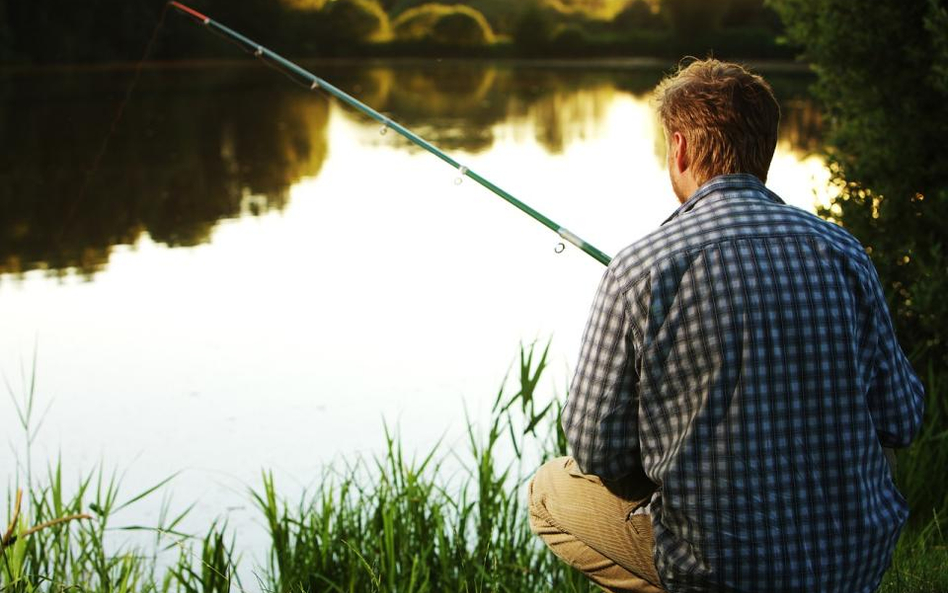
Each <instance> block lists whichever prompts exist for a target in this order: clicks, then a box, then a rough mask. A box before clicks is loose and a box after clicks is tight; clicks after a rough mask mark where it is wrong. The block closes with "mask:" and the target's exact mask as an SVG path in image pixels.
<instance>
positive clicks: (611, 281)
mask: <svg viewBox="0 0 948 593" xmlns="http://www.w3.org/2000/svg"><path fill="white" fill-rule="evenodd" d="M619 289H620V287H619V285H618V282H617V280H616V278H615V275H614V274H613V272H612V270H611V269H606V273H605V274H604V275H603V277H602V282H601V283H600V285H599V290H598V292H597V293H596V297H595V299H594V300H593V305H592V310H591V312H590V315H589V321H588V322H587V324H586V331H585V333H584V334H583V342H582V347H581V349H580V353H579V363H578V364H577V366H576V374H575V375H574V376H573V382H572V384H571V385H570V393H569V399H568V401H567V402H566V407H565V408H564V409H563V430H564V431H565V433H566V439H567V441H568V442H569V446H570V450H571V451H572V454H573V458H574V459H575V460H576V463H577V464H578V465H579V468H580V469H581V470H582V471H583V472H584V473H588V474H594V475H597V476H599V477H600V478H603V479H605V480H609V479H612V480H615V479H619V478H623V477H625V476H627V475H629V474H631V473H633V472H636V471H640V470H641V457H640V452H639V437H638V428H637V421H638V412H637V408H638V401H637V381H638V378H637V377H636V376H635V370H634V368H633V360H634V353H633V351H632V342H631V340H630V334H629V332H630V331H631V327H630V326H631V322H630V319H629V311H628V308H627V307H626V300H625V296H624V295H623V294H622V293H621V292H620V290H619Z"/></svg>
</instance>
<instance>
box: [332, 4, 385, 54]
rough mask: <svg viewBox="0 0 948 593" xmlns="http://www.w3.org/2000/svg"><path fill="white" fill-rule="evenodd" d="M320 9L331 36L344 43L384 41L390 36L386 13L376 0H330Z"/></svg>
mask: <svg viewBox="0 0 948 593" xmlns="http://www.w3.org/2000/svg"><path fill="white" fill-rule="evenodd" d="M322 10H323V12H324V13H325V15H326V20H327V24H328V25H329V30H330V31H331V32H332V36H333V38H334V39H335V40H337V41H338V42H341V43H343V44H344V45H354V44H358V43H365V42H367V41H384V40H386V39H387V38H388V37H389V36H390V31H391V28H390V25H389V21H388V15H387V14H386V13H385V11H384V10H382V7H381V5H379V3H378V1H377V0H332V1H331V2H327V3H326V5H325V6H324V7H323V9H322Z"/></svg>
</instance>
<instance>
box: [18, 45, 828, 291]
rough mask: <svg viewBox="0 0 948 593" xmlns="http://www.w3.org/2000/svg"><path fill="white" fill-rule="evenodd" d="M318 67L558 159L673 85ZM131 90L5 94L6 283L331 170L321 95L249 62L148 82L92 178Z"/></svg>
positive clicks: (806, 132) (406, 111)
mask: <svg viewBox="0 0 948 593" xmlns="http://www.w3.org/2000/svg"><path fill="white" fill-rule="evenodd" d="M312 67H313V68H315V69H317V70H318V71H319V72H321V73H323V74H324V76H325V77H326V78H327V79H329V80H331V81H333V82H334V83H336V84H338V85H339V86H340V87H342V88H343V89H345V90H347V91H349V92H352V93H353V94H355V95H357V96H359V97H360V98H362V99H363V100H364V101H365V102H367V103H368V104H370V105H373V106H375V107H377V108H378V109H379V110H380V111H383V112H385V113H387V114H389V115H390V116H391V117H392V118H394V119H397V120H398V121H400V122H402V123H404V124H405V125H407V126H408V127H411V128H413V129H415V130H416V131H417V132H419V133H420V134H421V135H422V136H425V137H427V138H428V139H430V140H431V141H433V142H434V143H435V144H437V145H439V146H441V147H443V148H445V149H448V150H451V151H465V152H469V153H480V152H485V151H488V150H489V149H491V147H492V146H493V145H494V144H495V142H496V140H497V139H496V138H495V134H496V133H497V129H498V125H499V124H504V126H505V127H506V128H508V129H510V130H512V131H513V135H514V140H517V139H518V137H519V138H520V139H522V140H527V139H529V138H528V137H532V139H533V140H535V141H536V142H537V143H538V144H539V145H540V146H542V147H543V149H544V150H546V151H547V152H548V153H550V154H557V153H562V152H563V151H564V150H565V149H566V147H567V146H569V145H570V144H571V143H574V142H577V141H582V140H584V139H587V138H591V137H597V136H600V135H602V132H603V130H602V127H603V126H605V125H607V123H606V122H607V117H606V114H607V112H608V110H609V108H610V106H611V105H612V104H613V103H614V102H615V100H616V98H617V97H619V96H622V95H629V94H631V95H633V96H635V97H640V98H644V97H645V96H646V94H647V93H648V91H649V90H650V89H651V88H653V86H654V85H655V84H656V83H657V81H658V80H659V79H660V77H661V74H662V73H661V72H660V71H658V70H614V71H610V70H588V69H582V68H569V69H563V68H536V67H534V68H526V67H514V66H486V65H483V64H475V63H463V62H454V63H451V62H448V63H439V64H436V65H430V64H424V65H421V64H412V63H404V64H399V65H381V66H380V65H363V66H359V67H354V66H353V65H351V64H328V65H327V64H321V65H312ZM129 76H130V73H128V72H71V73H62V72H58V73H47V74H30V73H21V74H16V75H6V76H5V77H4V78H3V79H2V80H0V135H2V138H3V140H4V143H5V145H6V146H7V147H15V149H12V150H11V149H7V150H5V151H4V153H3V156H2V157H0V188H2V190H0V191H2V194H0V207H2V210H3V217H2V220H0V274H9V275H14V276H21V275H22V274H24V273H25V272H27V271H30V270H36V269H44V270H47V273H48V274H49V275H52V276H62V275H65V274H67V273H69V271H70V270H75V271H76V272H78V273H79V274H81V275H83V276H85V277H88V278H91V277H92V276H93V275H94V274H95V273H96V272H97V271H99V270H101V269H102V268H103V267H104V266H105V265H106V263H107V262H108V260H109V256H110V253H111V251H112V248H113V247H114V246H115V245H122V244H124V245H130V244H134V243H135V242H136V240H137V239H138V238H139V237H140V236H142V235H143V234H144V233H147V235H148V236H150V238H151V239H152V240H153V241H155V242H159V243H164V244H167V245H169V246H193V245H197V244H200V243H204V242H207V241H208V240H209V238H210V236H211V232H212V230H213V229H214V227H215V225H216V224H217V223H218V221H219V220H221V219H226V218H234V217H240V216H253V215H258V214H261V213H264V212H266V211H269V210H273V209H276V210H281V209H283V208H284V207H285V206H286V204H287V200H288V196H289V189H290V188H291V187H292V186H293V185H294V184H296V183H297V182H299V181H300V180H301V179H303V178H306V177H314V176H317V175H319V173H320V171H321V169H322V166H323V163H324V161H325V159H326V158H327V153H328V151H329V148H330V147H329V141H328V138H327V134H328V128H329V124H330V108H329V103H328V100H327V99H326V98H325V97H324V96H321V95H318V94H312V93H309V92H307V91H305V90H303V89H299V88H297V87H296V86H294V85H292V84H289V83H286V82H284V81H283V80H281V79H280V78H279V77H278V76H276V75H274V74H273V73H272V72H270V71H268V70H266V69H263V68H259V67H258V66H256V65H252V64H251V65H248V66H247V67H231V68H226V69H211V68H202V69H193V68H189V69H166V70H149V71H146V72H145V73H144V74H143V76H142V79H141V81H140V82H139V85H138V87H137V88H136V91H135V93H134V94H133V95H132V97H131V100H130V101H129V103H128V104H127V106H126V108H125V114H124V117H123V119H122V121H121V123H120V125H119V126H118V127H117V128H116V129H115V131H114V134H112V136H111V138H110V143H109V146H108V150H107V151H106V152H105V153H104V157H103V158H102V160H101V163H100V164H99V166H98V168H97V169H96V171H95V173H94V175H93V176H92V177H91V178H89V177H87V174H88V171H89V170H90V168H91V167H92V166H93V163H94V162H95V156H96V154H97V153H98V152H99V149H100V147H101V145H102V141H103V138H104V136H105V135H106V134H107V133H108V131H109V129H110V122H111V120H112V118H113V116H114V114H115V112H116V109H117V107H118V105H119V104H120V103H121V101H122V98H123V96H124V90H125V85H126V84H127V81H128V78H129ZM772 81H773V82H774V86H775V88H776V89H777V93H778V95H779V96H780V98H781V99H782V100H783V111H784V123H783V126H782V129H781V143H782V144H783V145H785V146H787V147H789V148H790V149H791V150H795V151H800V152H806V151H812V150H814V149H815V148H816V147H818V144H819V128H820V121H819V117H818V115H817V111H816V109H815V107H814V105H813V103H812V101H810V100H809V99H808V98H807V96H806V85H807V84H808V80H807V79H806V78H801V77H798V76H781V77H777V78H775V79H772ZM358 118H360V116H354V119H358ZM359 121H360V122H361V123H360V125H365V126H370V125H372V124H370V123H369V122H368V121H367V120H361V119H360V120H359ZM629 133H630V134H634V133H636V131H635V130H630V132H629ZM653 136H654V135H651V134H650V135H649V137H653ZM388 138H389V137H386V138H385V139H384V140H383V139H382V138H381V137H376V139H375V140H374V141H375V142H382V141H385V142H388V141H389V139H388ZM659 158H660V157H659ZM352 168H353V170H354V171H355V170H358V168H359V162H358V158H353V160H352ZM87 178H88V186H87V187H84V185H85V183H86V180H87Z"/></svg>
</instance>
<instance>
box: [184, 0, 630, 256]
mask: <svg viewBox="0 0 948 593" xmlns="http://www.w3.org/2000/svg"><path fill="white" fill-rule="evenodd" d="M168 4H169V5H170V6H172V7H174V8H175V9H177V10H178V11H179V12H182V13H184V14H186V15H188V16H190V17H192V18H194V19H195V20H197V21H198V22H200V23H201V24H203V25H204V26H205V27H208V28H210V29H212V30H213V31H215V32H217V33H219V34H221V35H223V36H224V37H226V38H228V39H230V40H231V41H233V42H235V43H236V44H237V45H239V46H241V47H242V48H244V49H245V50H247V51H248V52H250V53H252V54H253V55H255V56H256V57H258V58H260V59H261V60H264V61H265V62H268V63H269V64H271V65H273V66H275V67H276V68H277V69H279V70H282V71H283V72H284V73H288V74H292V75H294V76H296V77H298V78H300V79H301V80H303V81H305V82H306V83H307V84H308V85H309V88H310V90H314V91H315V90H323V91H325V92H326V93H328V94H330V95H332V96H333V97H335V98H336V99H339V100H340V101H342V102H343V103H345V104H346V105H349V106H350V107H353V108H354V109H356V110H357V111H360V112H362V113H364V114H365V115H367V116H369V117H371V118H372V119H374V120H375V121H377V122H379V123H380V124H382V126H383V127H382V130H383V131H385V130H389V129H391V130H394V131H395V132H397V133H398V134H399V135H401V136H402V137H404V138H406V139H408V140H409V141H410V142H412V143H413V144H415V145H416V146H418V147H420V148H423V149H425V150H427V151H428V152H430V153H431V154H433V155H435V156H436V157H438V158H440V159H441V160H442V161H444V162H446V163H447V164H449V165H451V166H452V167H453V168H454V169H456V170H457V172H458V174H459V175H460V177H459V178H458V179H461V178H462V177H469V178H470V179H473V180H474V181H476V182H477V183H479V184H480V185H482V186H483V187H485V188H487V189H488V190H490V191H491V192H493V193H494V194H496V195H497V196H499V197H501V198H503V199H504V200H506V201H508V202H509V203H511V204H513V205H514V206H516V207H517V208H519V209H520V210H521V211H523V212H525V213H526V214H528V215H530V216H531V217H532V218H533V219H534V220H536V221H538V222H540V223H541V224H543V225H544V226H545V227H547V228H548V229H550V230H551V231H553V232H554V233H556V234H557V235H559V236H560V237H561V238H562V239H563V240H564V241H567V242H569V243H572V244H573V245H575V246H576V247H579V248H580V249H581V250H583V251H584V252H585V253H587V254H588V255H590V256H592V257H593V258H594V259H595V260H596V261H598V262H600V263H602V264H604V265H609V261H610V260H611V259H612V258H611V257H609V256H608V255H606V254H605V253H603V252H602V251H600V250H599V249H597V248H596V247H594V246H592V245H590V244H589V243H587V242H586V241H584V240H583V239H581V238H580V237H578V236H577V235H576V234H575V233H573V232H571V231H569V230H568V229H566V228H564V227H561V226H560V225H558V224H556V223H555V222H553V221H552V220H550V219H549V218H547V217H546V216H544V215H543V214H542V213H540V212H538V211H536V210H534V209H533V208H531V207H530V206H528V205H527V204H525V203H524V202H521V201H520V200H518V199H517V198H515V197H514V196H513V195H511V194H510V193H509V192H507V191H505V190H503V189H501V188H500V187H498V186H497V185H495V184H494V183H492V182H491V181H490V180H488V179H486V178H484V177H482V176H481V175H479V174H477V173H476V172H474V171H472V170H471V169H469V168H467V167H465V166H464V165H462V164H461V163H459V162H458V161H456V160H454V159H453V158H451V157H450V156H449V155H447V154H445V153H444V152H443V151H441V150H440V149H438V147H436V146H434V145H433V144H431V143H430V142H428V141H427V140H425V139H424V138H422V137H420V136H418V135H417V134H415V133H414V132H412V131H411V130H409V129H408V128H406V127H404V126H402V125H401V124H399V123H398V122H396V121H393V120H391V119H389V118H388V117H386V116H384V115H382V114H381V113H379V112H378V111H376V110H375V109H372V108H371V107H369V106H368V105H366V104H365V103H363V102H362V101H359V100H358V99H356V98H355V97H352V96H351V95H349V94H347V93H345V92H343V91H341V90H339V89H338V88H336V87H334V86H333V85H331V84H329V83H328V82H326V81H325V80H323V79H322V78H320V77H318V76H316V75H315V74H313V73H311V72H309V71H308V70H304V69H303V68H302V67H300V66H298V65H297V64H294V63H293V62H291V61H289V60H287V59H286V58H284V57H283V56H281V55H280V54H278V53H276V52H274V51H271V50H269V49H267V48H266V47H264V46H262V45H260V44H259V43H257V42H255V41H252V40H251V39H248V38H247V37H245V36H243V35H241V34H240V33H238V32H237V31H234V30H233V29H231V28H230V27H227V26H225V25H223V24H221V23H219V22H217V21H215V20H214V19H212V18H210V17H208V16H206V15H204V14H202V13H200V12H198V11H196V10H194V9H193V8H191V7H189V6H185V5H184V4H181V3H180V2H176V1H174V0H172V1H171V2H169V3H168ZM558 251H562V249H559V250H558Z"/></svg>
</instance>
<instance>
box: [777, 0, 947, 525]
mask: <svg viewBox="0 0 948 593" xmlns="http://www.w3.org/2000/svg"><path fill="white" fill-rule="evenodd" d="M773 4H774V6H775V7H776V9H777V10H778V11H779V12H780V14H781V16H782V17H783V19H784V21H785V23H786V27H787V34H788V36H789V37H790V39H791V40H793V41H795V42H797V43H799V44H800V45H801V46H802V47H804V49H805V54H804V57H805V58H806V60H807V61H809V62H810V63H811V64H812V65H813V68H814V70H815V71H816V73H817V75H818V84H817V86H816V93H817V95H818V96H819V98H820V99H821V101H822V102H823V104H824V106H825V109H826V111H827V113H828V115H829V117H828V121H829V123H830V129H829V130H828V142H829V147H830V148H829V155H828V156H829V158H830V162H831V168H832V172H833V177H834V182H835V186H836V187H837V188H838V190H839V196H838V197H837V198H835V200H834V201H833V204H832V206H831V207H830V208H828V209H824V210H823V212H822V214H823V215H825V216H827V217H830V218H832V219H835V220H837V221H839V222H840V223H841V224H843V225H844V226H845V227H847V228H848V229H849V230H850V231H851V232H852V233H853V234H854V235H855V236H856V237H857V238H859V239H860V241H862V243H863V245H865V246H866V249H867V251H868V252H869V253H870V255H871V257H872V260H873V263H874V264H875V266H876V268H877V270H878V272H879V276H880V279H881V280H882V283H883V286H884V287H885V288H886V292H887V296H888V299H889V308H890V311H891V313H892V316H893V320H894V323H895V325H896V329H897V332H898V335H899V337H900V339H901V342H902V344H903V347H904V348H905V349H906V351H908V352H909V353H910V355H911V356H912V358H913V362H914V364H915V367H916V369H918V370H919V371H921V374H922V376H923V377H925V376H926V375H927V381H926V389H927V392H928V396H927V410H926V419H925V434H924V435H923V438H920V439H919V442H918V443H917V444H916V445H915V446H914V447H913V448H912V449H911V450H910V451H908V452H905V453H903V454H902V455H901V459H902V460H903V464H902V465H903V469H902V470H901V474H902V475H901V479H902V480H903V481H908V485H907V488H908V490H907V494H908V499H909V503H910V505H911V508H912V511H913V513H914V514H915V517H916V518H917V520H925V518H926V517H930V516H931V515H930V512H931V509H933V508H934V509H936V510H939V512H941V513H944V512H945V509H946V500H945V492H946V489H948V476H946V474H945V473H944V472H938V473H936V474H932V473H931V472H930V470H931V468H932V467H944V464H945V459H944V455H945V453H944V450H945V438H946V436H945V435H946V434H948V414H946V410H948V396H946V393H945V383H946V380H948V372H946V364H948V343H946V340H945V334H944V332H945V328H946V327H948V299H945V297H944V295H945V292H946V289H948V243H946V241H945V230H944V229H945V227H946V223H948V153H946V152H945V151H944V149H943V143H944V138H945V137H946V136H948V118H946V117H944V112H945V105H946V104H948V83H946V74H945V73H946V69H945V65H946V64H948V43H946V37H948V32H946V31H948V16H946V8H945V6H946V3H945V0H911V1H908V2H906V1H904V0H878V1H877V2H874V3H872V6H871V9H868V7H867V5H866V4H865V3H864V2H861V1H859V0H774V2H773ZM842 32H845V33H844V34H843V33H842ZM889 40H898V41H897V43H898V47H894V46H893V45H892V43H891V42H889ZM926 435H927V437H926ZM926 472H928V479H927V481H926V480H925V479H924V478H923V477H922V474H924V473H926ZM923 482H927V483H925V484H924V487H920V486H919V485H920V484H922V483H923Z"/></svg>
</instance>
